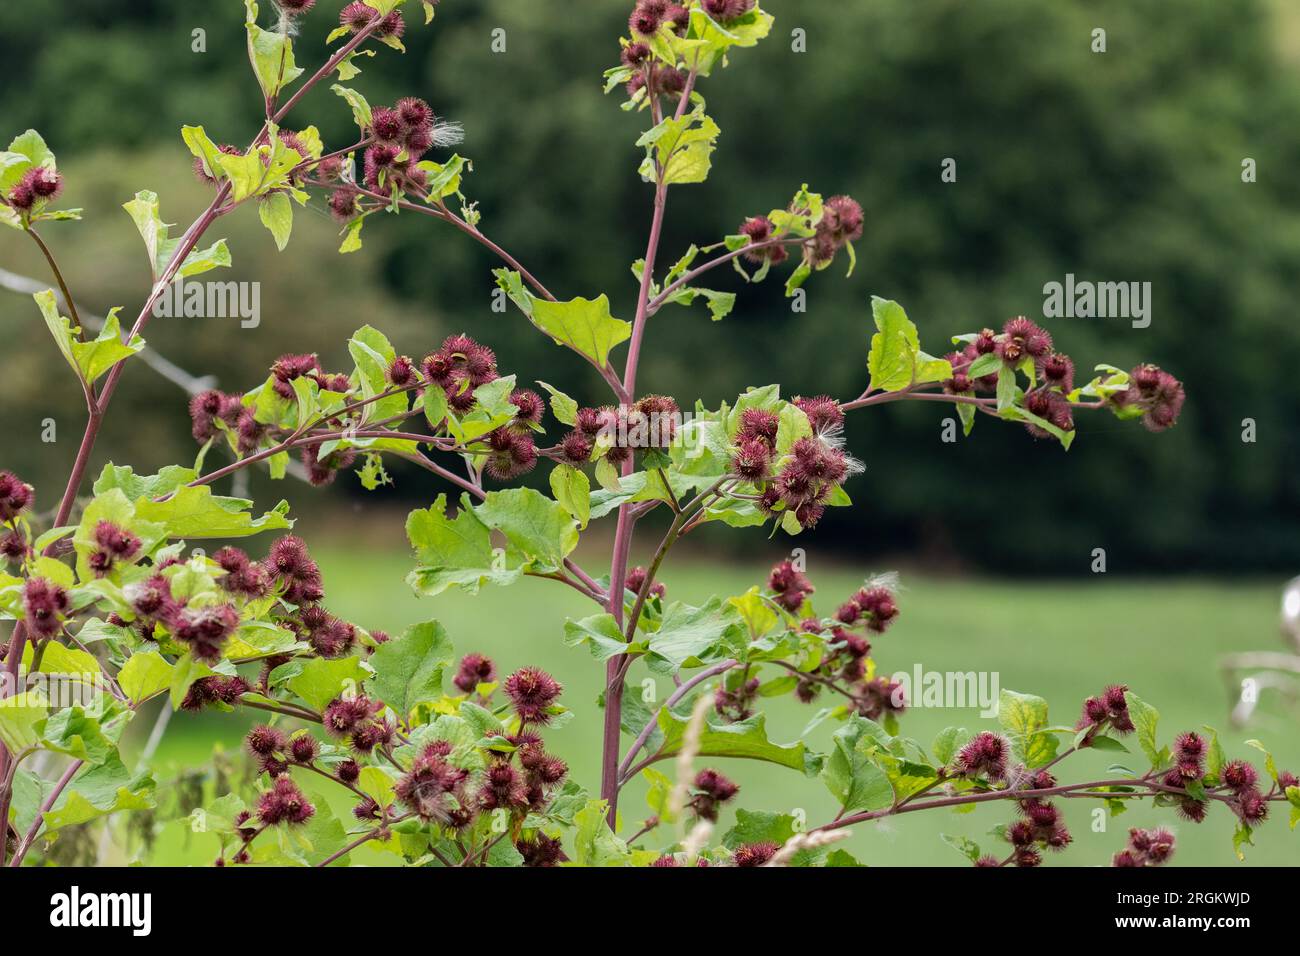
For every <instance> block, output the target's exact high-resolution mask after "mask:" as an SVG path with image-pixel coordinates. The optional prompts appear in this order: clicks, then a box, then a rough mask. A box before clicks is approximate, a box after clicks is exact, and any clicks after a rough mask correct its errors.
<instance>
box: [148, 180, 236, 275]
mask: <svg viewBox="0 0 1300 956" xmlns="http://www.w3.org/2000/svg"><path fill="white" fill-rule="evenodd" d="M230 158H232V157H228V156H224V155H222V157H221V159H222V160H226V159H230ZM122 208H123V209H125V210H126V211H127V212H128V213H129V214H130V216H131V219H132V221H133V222H134V223H135V227H136V229H138V230H139V231H140V238H141V239H143V240H144V247H145V251H146V252H147V253H148V254H149V268H150V270H151V271H152V273H153V277H154V278H155V279H157V278H158V277H160V276H161V275H162V274H163V273H164V272H166V270H167V265H168V263H170V262H171V260H172V256H173V255H174V254H175V252H176V248H177V247H178V246H179V245H180V244H181V241H180V240H179V239H172V238H169V236H168V230H169V228H170V227H169V226H168V224H167V223H165V222H163V221H162V218H161V216H160V215H159V213H158V194H157V193H155V192H151V191H149V190H147V189H142V190H140V192H138V193H136V194H135V198H134V199H132V200H131V201H130V202H126V203H123V204H122ZM229 265H230V250H229V249H227V248H226V240H224V239H219V240H217V242H215V243H213V244H212V245H211V246H209V247H208V248H206V249H202V250H200V249H194V250H191V252H190V253H189V254H188V255H187V256H186V257H185V260H184V261H183V262H182V263H181V265H180V267H179V268H178V269H177V270H176V276H177V277H178V278H183V277H186V276H193V275H199V274H201V273H204V272H207V271H208V270H210V269H216V268H219V267H223V266H229Z"/></svg>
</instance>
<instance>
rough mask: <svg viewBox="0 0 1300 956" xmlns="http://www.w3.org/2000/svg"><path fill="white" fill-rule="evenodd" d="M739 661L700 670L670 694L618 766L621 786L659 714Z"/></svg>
mask: <svg viewBox="0 0 1300 956" xmlns="http://www.w3.org/2000/svg"><path fill="white" fill-rule="evenodd" d="M738 663H739V661H735V660H726V661H723V662H722V663H720V664H714V665H713V666H712V667H708V668H705V669H704V670H702V671H700V672H699V673H698V674H696V675H695V676H694V677H692V678H691V679H690V680H688V681H685V682H684V683H683V684H682V686H681V687H678V688H677V689H676V690H675V691H673V693H672V694H671V695H670V696H669V698H668V699H667V700H666V701H664V703H663V706H662V707H660V708H659V709H658V710H657V711H655V715H654V717H653V718H651V720H650V721H649V723H647V724H646V725H645V728H644V729H643V730H642V731H641V733H640V734H639V735H638V736H637V738H636V740H634V741H632V746H631V747H629V748H628V751H627V756H626V757H624V758H623V763H622V764H621V765H620V766H619V768H618V776H619V786H620V787H621V786H623V784H625V783H627V782H628V780H629V779H631V774H630V773H629V772H628V771H629V770H630V769H631V766H632V760H633V759H634V758H635V757H636V755H637V754H638V753H640V751H641V748H642V747H644V746H645V743H646V741H647V740H649V739H650V735H651V734H653V733H654V731H655V729H656V728H657V727H658V726H659V716H660V715H661V714H663V713H665V712H667V711H668V710H669V709H670V708H671V707H673V705H675V704H676V703H677V702H678V701H679V700H681V699H682V698H683V697H685V696H686V695H687V694H689V693H690V692H691V691H692V690H694V689H695V688H696V687H698V686H699V685H700V684H702V683H704V682H705V681H706V680H708V679H709V678H710V677H716V676H717V675H719V674H722V673H725V672H726V671H729V670H731V669H732V668H733V667H735V666H736V665H737V664H738Z"/></svg>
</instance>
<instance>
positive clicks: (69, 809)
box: [45, 754, 154, 833]
mask: <svg viewBox="0 0 1300 956" xmlns="http://www.w3.org/2000/svg"><path fill="white" fill-rule="evenodd" d="M153 794H154V781H153V778H152V777H151V776H150V775H149V773H148V771H145V770H142V771H140V772H138V773H134V774H133V773H131V772H130V771H128V770H127V769H126V766H125V765H124V764H123V763H122V758H121V757H119V756H118V755H117V754H113V755H112V756H110V757H109V759H108V760H106V761H105V762H104V763H103V764H101V765H100V766H97V767H91V768H90V769H88V770H85V771H83V772H82V773H80V774H79V775H77V776H76V777H74V778H73V780H72V784H71V786H69V787H68V789H67V790H64V791H63V793H62V794H61V795H60V797H59V799H58V800H56V801H55V803H54V806H53V807H52V808H51V809H50V810H49V811H47V812H46V814H45V832H47V833H48V832H51V831H54V830H58V829H61V828H63V827H67V826H73V825H76V824H78V823H88V822H89V821H91V820H94V819H97V818H98V817H102V816H106V815H108V814H110V813H116V812H118V811H120V810H149V809H152V808H153V806H154V796H153Z"/></svg>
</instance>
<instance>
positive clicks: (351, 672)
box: [286, 657, 369, 712]
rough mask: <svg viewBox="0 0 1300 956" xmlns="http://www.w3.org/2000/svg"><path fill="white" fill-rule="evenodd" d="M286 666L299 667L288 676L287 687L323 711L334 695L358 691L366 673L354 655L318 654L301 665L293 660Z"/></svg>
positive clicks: (315, 708)
mask: <svg viewBox="0 0 1300 956" xmlns="http://www.w3.org/2000/svg"><path fill="white" fill-rule="evenodd" d="M286 666H291V667H297V666H301V670H300V671H299V672H298V673H297V674H296V675H295V676H293V677H291V678H290V679H289V689H290V690H291V691H293V692H294V693H295V694H297V695H298V696H299V697H301V698H302V699H303V700H304V701H306V702H307V705H308V706H309V707H311V709H312V710H315V711H317V712H320V711H323V710H324V709H325V706H326V705H327V704H329V702H330V701H332V700H334V699H335V698H336V697H341V696H344V695H348V694H357V693H360V690H361V683H362V681H364V680H365V679H366V678H367V677H368V676H369V673H368V672H367V671H366V669H365V668H364V667H362V665H361V660H360V658H356V657H340V658H336V659H334V660H326V659H325V658H320V657H317V658H312V659H311V660H309V661H307V662H306V663H304V664H302V665H298V664H297V662H294V663H293V664H290V665H286Z"/></svg>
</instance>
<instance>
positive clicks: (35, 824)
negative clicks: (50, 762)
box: [0, 760, 83, 869]
mask: <svg viewBox="0 0 1300 956" xmlns="http://www.w3.org/2000/svg"><path fill="white" fill-rule="evenodd" d="M82 762H83V761H80V760H74V761H73V762H72V763H71V765H69V767H68V769H67V770H65V771H64V772H63V776H62V777H60V778H59V780H58V782H57V783H56V784H55V785H54V789H53V790H51V791H50V795H49V796H48V797H46V798H45V802H44V803H42V804H41V809H40V810H39V811H38V812H37V814H36V819H35V820H33V821H32V825H31V826H30V827H28V828H27V833H26V835H24V836H23V838H22V840H20V841H19V843H18V845H17V846H16V847H15V848H14V858H13V859H12V860H10V861H9V863H8V866H10V867H11V868H13V869H17V868H18V867H19V866H21V865H22V862H23V857H25V856H26V855H27V851H28V849H30V848H31V845H32V843H33V842H34V841H35V840H36V836H37V834H38V833H40V832H41V824H43V823H44V822H45V814H47V813H49V812H50V810H51V809H52V808H53V807H54V804H55V801H57V800H58V799H59V795H60V794H62V793H63V790H64V788H65V787H67V785H68V784H69V783H71V782H72V778H73V777H74V776H76V773H77V771H78V770H80V769H81V764H82ZM7 821H8V808H6V822H5V827H4V828H5V830H8V822H7ZM3 865H5V863H4V854H3V852H2V848H0V866H3Z"/></svg>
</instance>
